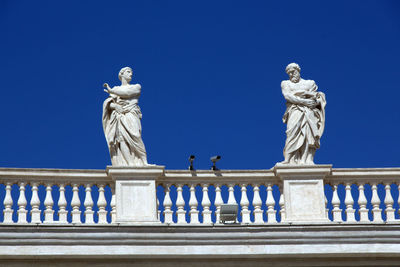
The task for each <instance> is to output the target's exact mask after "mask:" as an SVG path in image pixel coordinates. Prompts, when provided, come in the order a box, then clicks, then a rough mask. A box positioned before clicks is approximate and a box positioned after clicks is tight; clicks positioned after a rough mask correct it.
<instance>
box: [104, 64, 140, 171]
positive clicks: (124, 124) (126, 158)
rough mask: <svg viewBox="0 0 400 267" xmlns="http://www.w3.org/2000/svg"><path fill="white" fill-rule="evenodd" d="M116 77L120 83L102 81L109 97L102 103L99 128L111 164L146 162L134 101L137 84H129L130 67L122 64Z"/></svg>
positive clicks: (138, 112) (135, 99)
mask: <svg viewBox="0 0 400 267" xmlns="http://www.w3.org/2000/svg"><path fill="white" fill-rule="evenodd" d="M118 78H119V79H120V81H121V86H114V87H113V88H110V86H109V85H108V84H107V83H105V84H104V87H105V88H107V89H105V90H104V91H106V92H107V93H109V94H110V95H109V97H108V98H107V99H106V100H105V101H104V104H103V129H104V134H105V136H106V140H107V144H108V148H109V150H110V156H111V163H112V165H113V166H146V165H148V164H147V155H146V149H145V147H144V144H143V141H142V126H141V122H140V120H141V119H142V113H141V111H140V108H139V105H138V102H139V97H140V91H141V86H140V84H129V83H130V82H131V80H132V69H131V68H130V67H125V68H122V69H121V70H120V71H119V74H118Z"/></svg>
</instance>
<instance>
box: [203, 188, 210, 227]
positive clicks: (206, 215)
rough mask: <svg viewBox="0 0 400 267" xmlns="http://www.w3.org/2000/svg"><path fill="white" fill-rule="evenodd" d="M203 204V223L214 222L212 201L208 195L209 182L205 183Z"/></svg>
mask: <svg viewBox="0 0 400 267" xmlns="http://www.w3.org/2000/svg"><path fill="white" fill-rule="evenodd" d="M201 205H202V206H203V223H205V224H210V223H212V221H211V210H210V206H211V202H210V199H209V197H208V184H204V185H203V199H202V201H201Z"/></svg>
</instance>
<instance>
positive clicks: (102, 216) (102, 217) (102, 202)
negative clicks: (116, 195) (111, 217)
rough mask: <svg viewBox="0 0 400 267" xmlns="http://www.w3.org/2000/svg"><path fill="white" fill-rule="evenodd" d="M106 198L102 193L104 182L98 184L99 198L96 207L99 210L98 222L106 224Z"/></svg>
mask: <svg viewBox="0 0 400 267" xmlns="http://www.w3.org/2000/svg"><path fill="white" fill-rule="evenodd" d="M106 206H107V200H106V197H105V194H104V184H99V199H98V200H97V207H98V208H99V211H98V212H97V215H98V217H99V221H98V223H99V224H106V223H107V210H106Z"/></svg>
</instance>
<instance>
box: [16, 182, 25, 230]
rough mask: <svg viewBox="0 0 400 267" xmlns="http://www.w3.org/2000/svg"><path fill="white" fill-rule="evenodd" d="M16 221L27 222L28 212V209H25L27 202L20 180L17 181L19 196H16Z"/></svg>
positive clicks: (23, 184)
mask: <svg viewBox="0 0 400 267" xmlns="http://www.w3.org/2000/svg"><path fill="white" fill-rule="evenodd" d="M17 204H18V211H17V214H18V221H17V222H18V223H27V221H26V214H27V213H28V211H27V210H26V209H25V208H26V204H28V202H27V201H26V197H25V183H23V182H21V183H19V197H18V202H17Z"/></svg>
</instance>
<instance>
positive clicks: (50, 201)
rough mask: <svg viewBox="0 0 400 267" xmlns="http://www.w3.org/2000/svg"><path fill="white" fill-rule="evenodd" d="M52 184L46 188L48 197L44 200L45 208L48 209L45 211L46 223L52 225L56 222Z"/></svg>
mask: <svg viewBox="0 0 400 267" xmlns="http://www.w3.org/2000/svg"><path fill="white" fill-rule="evenodd" d="M51 186H52V184H51V183H48V184H47V186H46V197H45V198H44V206H45V207H46V209H45V211H44V222H45V223H52V222H53V221H54V217H53V216H54V210H53V205H54V201H53V196H52V195H51Z"/></svg>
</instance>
